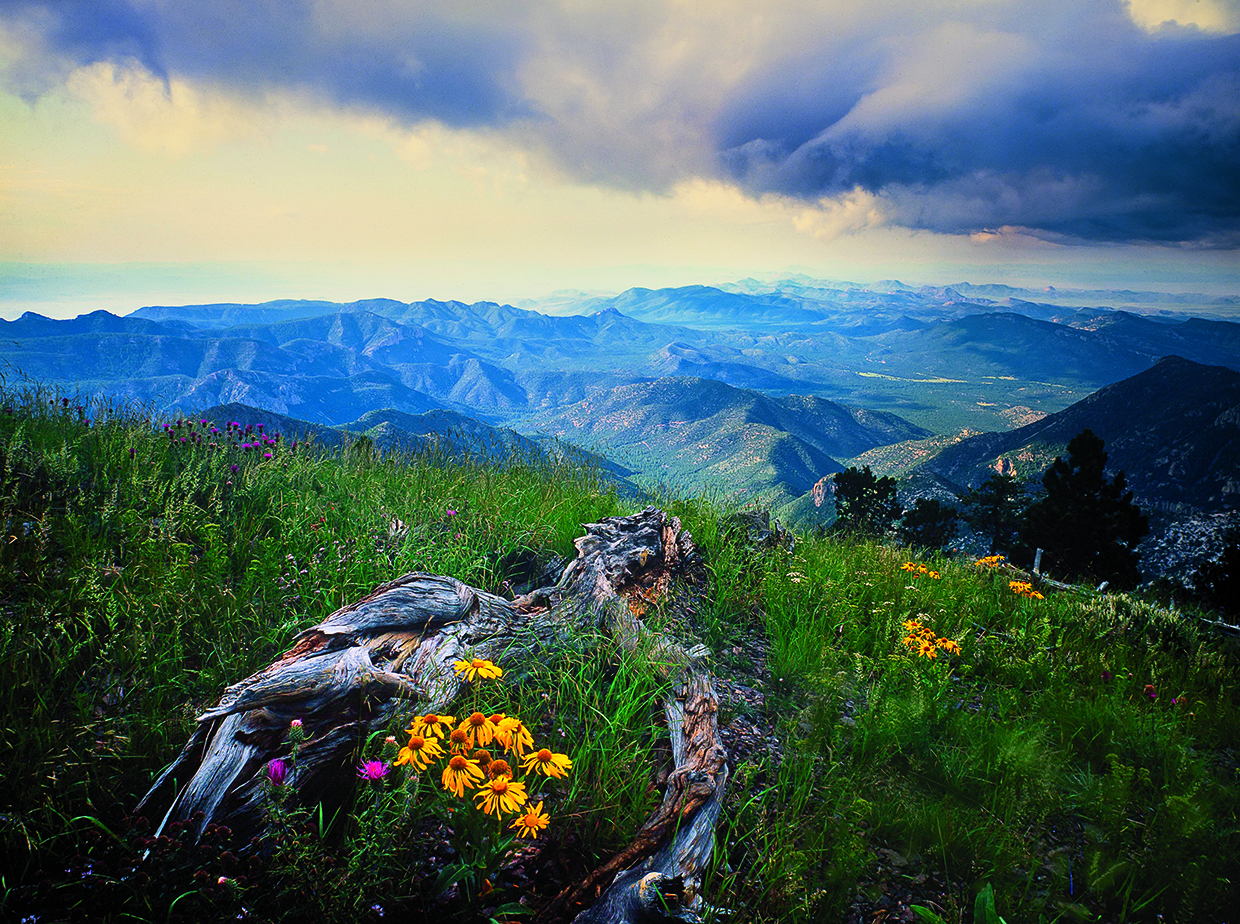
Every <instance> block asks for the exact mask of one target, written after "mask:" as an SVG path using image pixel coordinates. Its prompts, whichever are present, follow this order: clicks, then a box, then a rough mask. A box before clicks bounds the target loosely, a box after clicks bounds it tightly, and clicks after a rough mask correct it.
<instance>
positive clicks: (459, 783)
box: [441, 754, 486, 799]
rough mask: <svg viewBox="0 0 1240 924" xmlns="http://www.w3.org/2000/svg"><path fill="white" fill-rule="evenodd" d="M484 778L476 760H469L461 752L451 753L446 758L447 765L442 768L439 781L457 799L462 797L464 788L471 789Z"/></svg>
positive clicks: (463, 796) (484, 775)
mask: <svg viewBox="0 0 1240 924" xmlns="http://www.w3.org/2000/svg"><path fill="white" fill-rule="evenodd" d="M484 779H486V774H485V773H483V772H482V768H481V767H479V766H478V763H477V761H473V760H470V759H469V758H468V757H465V756H464V755H461V754H453V755H452V757H451V758H450V759H449V760H448V765H447V766H446V767H444V768H443V776H442V777H441V782H442V783H443V788H444V789H446V790H448V791H449V792H450V793H452V794H454V795H455V796H456V797H457V798H458V799H464V798H465V790H466V789H473V788H474V787H475V786H476V785H477V784H478V783H480V782H481V781H482V780H484Z"/></svg>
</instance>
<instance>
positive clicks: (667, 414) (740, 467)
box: [529, 377, 929, 505]
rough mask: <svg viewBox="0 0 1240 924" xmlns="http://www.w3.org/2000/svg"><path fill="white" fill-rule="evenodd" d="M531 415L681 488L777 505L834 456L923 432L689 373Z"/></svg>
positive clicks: (833, 462)
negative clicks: (743, 496) (759, 499)
mask: <svg viewBox="0 0 1240 924" xmlns="http://www.w3.org/2000/svg"><path fill="white" fill-rule="evenodd" d="M529 422H530V423H531V424H533V425H535V426H537V427H538V428H539V429H543V430H546V431H547V432H550V433H554V434H556V435H557V436H560V437H562V438H564V439H567V440H569V441H571V442H574V443H578V444H580V445H584V446H588V447H591V448H597V449H599V450H600V451H602V452H605V453H607V454H609V455H615V456H616V457H617V458H620V459H625V460H628V459H631V460H632V461H631V463H630V464H632V465H633V467H635V468H638V469H640V470H642V471H644V472H645V473H646V476H647V478H654V477H661V478H663V479H665V480H667V481H668V482H674V483H676V484H677V485H678V486H680V487H683V488H685V489H687V490H689V491H698V490H704V489H710V488H714V489H718V490H723V491H725V492H727V493H729V494H731V495H733V496H735V494H736V493H738V492H741V491H743V492H744V493H756V494H758V495H760V496H762V497H763V498H764V500H766V501H767V502H768V503H773V504H777V505H778V504H783V503H787V502H788V501H789V500H791V499H793V498H796V497H798V496H800V495H801V494H804V493H805V492H806V491H809V490H810V489H812V488H813V486H814V484H815V482H817V481H818V480H819V479H820V478H821V477H823V476H824V475H826V474H829V473H831V472H838V471H841V470H842V469H843V466H842V465H841V464H840V462H839V461H837V457H838V458H844V457H848V456H854V455H857V454H859V453H861V452H864V451H865V450H867V449H871V448H873V447H874V446H876V445H884V444H887V443H894V442H899V441H901V440H907V439H916V438H920V437H924V436H928V435H929V432H928V431H926V430H924V429H922V428H920V427H917V426H915V425H913V424H911V423H909V422H908V421H906V420H903V419H902V418H900V417H898V416H896V415H895V414H887V413H883V412H874V411H867V410H863V409H860V408H850V407H845V406H844V405H841V404H838V403H836V402H834V401H828V400H826V399H824V398H818V397H814V396H800V395H788V396H783V397H773V396H768V395H764V394H761V393H759V392H756V391H751V390H748V389H740V388H734V387H732V386H730V385H727V384H725V383H722V382H715V381H711V380H708V379H696V378H688V377H672V378H660V379H655V380H652V381H646V382H636V383H632V384H626V385H621V386H617V387H615V388H610V389H600V390H599V391H597V392H595V393H594V394H592V395H591V396H590V397H588V398H586V399H585V400H583V401H579V402H577V403H576V404H572V405H570V406H568V407H565V408H559V409H556V410H555V411H551V412H548V413H544V414H540V415H536V416H533V417H531V418H529Z"/></svg>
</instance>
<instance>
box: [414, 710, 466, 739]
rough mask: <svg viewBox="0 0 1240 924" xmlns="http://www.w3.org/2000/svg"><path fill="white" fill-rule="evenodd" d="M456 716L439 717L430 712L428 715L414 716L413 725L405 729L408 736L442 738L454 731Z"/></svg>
mask: <svg viewBox="0 0 1240 924" xmlns="http://www.w3.org/2000/svg"><path fill="white" fill-rule="evenodd" d="M455 721H456V716H452V715H437V714H436V713H434V712H428V713H427V714H426V715H422V716H414V717H413V724H412V725H410V726H409V727H408V728H406V729H405V732H406V734H410V735H421V736H422V737H423V738H442V737H443V736H444V735H446V734H447V733H448V732H449V731H450V730H451V729H452V723H453V722H455Z"/></svg>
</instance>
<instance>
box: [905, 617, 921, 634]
mask: <svg viewBox="0 0 1240 924" xmlns="http://www.w3.org/2000/svg"><path fill="white" fill-rule="evenodd" d="M920 629H921V623H919V622H918V621H917V620H916V619H906V620H904V631H905V632H917V631H919V630H920Z"/></svg>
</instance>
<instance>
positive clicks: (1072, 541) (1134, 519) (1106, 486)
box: [1020, 429, 1150, 588]
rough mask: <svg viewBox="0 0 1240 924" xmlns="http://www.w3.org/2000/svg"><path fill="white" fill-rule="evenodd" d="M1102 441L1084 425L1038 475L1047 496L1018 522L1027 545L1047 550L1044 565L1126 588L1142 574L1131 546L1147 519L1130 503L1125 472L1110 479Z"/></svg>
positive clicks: (1144, 530)
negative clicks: (1064, 451) (1065, 452)
mask: <svg viewBox="0 0 1240 924" xmlns="http://www.w3.org/2000/svg"><path fill="white" fill-rule="evenodd" d="M1106 464H1107V454H1106V452H1105V450H1104V449H1103V442H1102V439H1101V438H1100V437H1098V436H1096V435H1095V434H1094V432H1093V431H1092V430H1089V429H1085V430H1082V431H1081V432H1080V433H1078V434H1077V435H1076V436H1074V437H1073V438H1072V440H1071V441H1070V442H1069V443H1068V459H1067V461H1064V460H1063V459H1062V458H1056V459H1055V461H1054V462H1053V463H1051V465H1050V466H1049V467H1048V468H1047V470H1046V472H1045V473H1044V474H1043V475H1042V486H1043V487H1044V488H1045V489H1046V495H1045V497H1043V498H1041V499H1040V500H1038V501H1037V502H1036V503H1034V504H1032V505H1030V507H1029V509H1028V510H1027V511H1026V512H1025V518H1024V523H1023V524H1022V526H1021V530H1020V535H1021V539H1022V540H1023V541H1024V542H1025V543H1026V545H1027V546H1028V547H1029V548H1031V549H1032V548H1041V549H1043V550H1044V552H1045V557H1044V558H1043V565H1044V567H1047V568H1048V569H1049V570H1051V571H1053V572H1056V573H1058V574H1060V575H1063V576H1064V577H1067V578H1069V579H1072V580H1087V581H1107V582H1109V583H1110V584H1112V585H1114V586H1116V587H1121V588H1127V587H1132V586H1134V585H1135V584H1136V583H1137V581H1138V579H1139V578H1140V572H1139V570H1138V568H1137V553H1136V550H1135V549H1134V546H1135V545H1136V544H1137V543H1138V542H1139V541H1140V540H1141V538H1142V537H1143V536H1145V534H1146V533H1148V532H1149V530H1150V528H1149V521H1148V520H1147V519H1146V517H1145V515H1144V514H1142V513H1141V511H1140V509H1139V508H1138V507H1137V506H1136V505H1135V504H1133V502H1132V492H1131V491H1129V490H1128V482H1127V479H1125V477H1124V473H1123V472H1119V473H1117V474H1116V475H1115V477H1114V478H1113V479H1110V480H1108V479H1107V477H1106V474H1105V469H1106Z"/></svg>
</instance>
